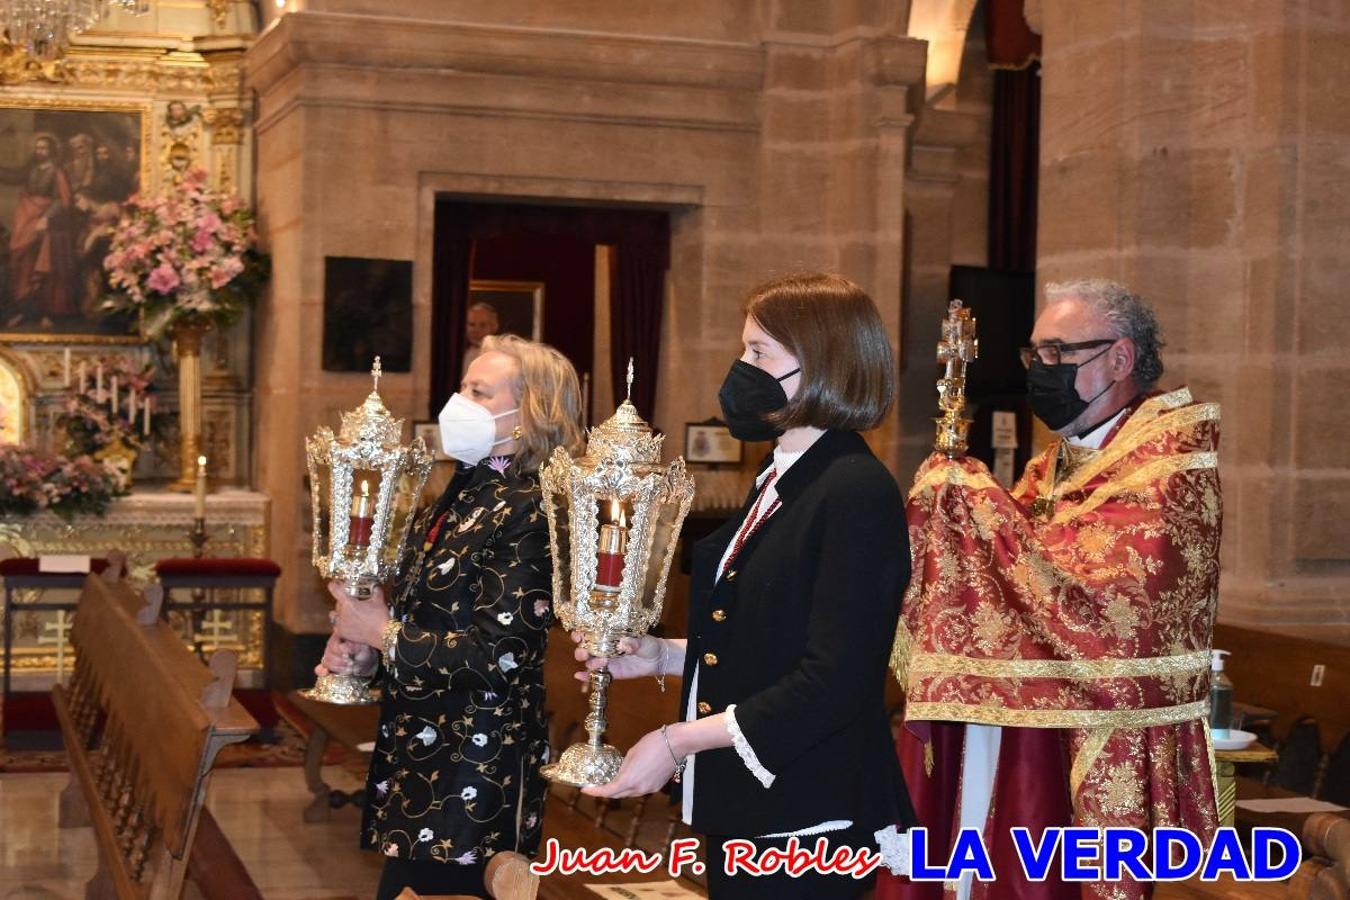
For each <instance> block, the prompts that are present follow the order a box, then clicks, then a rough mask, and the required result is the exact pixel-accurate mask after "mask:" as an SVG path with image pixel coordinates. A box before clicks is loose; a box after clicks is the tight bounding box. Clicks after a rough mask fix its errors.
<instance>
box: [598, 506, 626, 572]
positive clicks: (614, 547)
mask: <svg viewBox="0 0 1350 900" xmlns="http://www.w3.org/2000/svg"><path fill="white" fill-rule="evenodd" d="M609 519H610V521H609V522H608V523H607V524H605V525H601V526H600V540H599V546H598V547H597V548H596V557H595V563H596V565H595V587H596V589H597V590H601V591H605V592H607V593H614V592H616V591H618V590H619V587H620V585H622V584H623V555H624V553H625V552H626V551H627V550H628V519H627V518H626V517H625V516H624V510H623V505H622V504H621V503H619V501H618V500H617V499H612V500H610V501H609Z"/></svg>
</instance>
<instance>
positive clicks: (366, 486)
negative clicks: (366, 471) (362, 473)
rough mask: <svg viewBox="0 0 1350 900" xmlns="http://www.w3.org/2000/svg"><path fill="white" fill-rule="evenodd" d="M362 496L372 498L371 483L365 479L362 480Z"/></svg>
mask: <svg viewBox="0 0 1350 900" xmlns="http://www.w3.org/2000/svg"><path fill="white" fill-rule="evenodd" d="M361 496H362V497H369V496H370V482H369V481H366V480H365V479H364V478H362V479H361Z"/></svg>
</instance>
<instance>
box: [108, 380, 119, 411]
mask: <svg viewBox="0 0 1350 900" xmlns="http://www.w3.org/2000/svg"><path fill="white" fill-rule="evenodd" d="M110 387H111V390H109V391H108V405H109V406H110V407H111V409H112V411H113V414H114V415H116V414H117V401H118V397H117V376H116V375H114V376H112V380H111V381H110Z"/></svg>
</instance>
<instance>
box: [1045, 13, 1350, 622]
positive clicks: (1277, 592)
mask: <svg viewBox="0 0 1350 900" xmlns="http://www.w3.org/2000/svg"><path fill="white" fill-rule="evenodd" d="M1038 5H1039V6H1041V7H1042V9H1041V10H1040V20H1041V21H1040V24H1041V27H1042V29H1043V30H1042V35H1043V39H1044V50H1045V58H1044V80H1043V90H1044V93H1043V103H1044V106H1043V122H1042V132H1041V133H1042V145H1041V196H1040V210H1041V213H1040V230H1039V241H1040V252H1039V256H1040V269H1039V273H1038V275H1039V278H1040V280H1041V281H1053V280H1060V279H1064V278H1069V277H1078V276H1089V275H1101V276H1106V277H1111V278H1116V279H1119V280H1121V281H1124V282H1125V283H1127V284H1130V285H1132V286H1133V287H1135V288H1136V289H1137V290H1139V291H1140V292H1142V293H1143V294H1144V295H1145V296H1146V297H1147V298H1149V299H1150V300H1151V301H1152V302H1153V303H1154V304H1155V306H1156V307H1157V309H1158V313H1159V317H1160V319H1161V322H1162V325H1163V327H1164V329H1165V331H1166V337H1167V340H1168V346H1167V349H1166V350H1165V356H1164V359H1165V362H1166V364H1167V366H1168V373H1167V374H1166V375H1165V376H1164V386H1174V385H1179V384H1183V383H1185V384H1189V385H1190V386H1191V388H1192V390H1193V392H1194V393H1195V395H1196V397H1197V398H1199V399H1202V400H1216V401H1218V402H1220V403H1221V404H1222V405H1223V416H1224V425H1223V439H1222V445H1221V448H1220V460H1221V463H1220V471H1221V475H1222V478H1223V483H1224V499H1225V528H1224V541H1223V579H1222V584H1221V588H1220V604H1219V615H1220V618H1221V619H1223V620H1225V621H1228V622H1233V623H1236V624H1246V625H1252V626H1256V627H1260V628H1265V629H1274V630H1280V631H1289V632H1295V633H1303V634H1307V635H1315V636H1317V637H1319V638H1322V639H1336V640H1340V641H1345V642H1350V542H1347V541H1346V538H1345V529H1344V526H1343V523H1344V521H1345V519H1346V518H1347V513H1348V512H1350V441H1348V440H1347V436H1346V433H1345V430H1344V424H1343V423H1344V421H1345V416H1344V415H1343V413H1342V411H1341V406H1342V405H1343V402H1342V401H1343V396H1344V394H1345V392H1346V391H1345V389H1346V388H1347V387H1350V360H1347V357H1346V355H1345V352H1344V348H1345V346H1346V343H1347V339H1350V313H1348V312H1347V306H1346V304H1345V301H1344V298H1343V293H1344V285H1345V284H1346V282H1347V280H1348V276H1350V255H1347V253H1346V251H1345V235H1346V234H1347V229H1348V228H1350V188H1348V187H1347V185H1350V177H1348V176H1350V162H1347V161H1348V160H1350V117H1348V116H1347V115H1346V111H1345V106H1346V102H1347V99H1348V98H1350V95H1348V94H1347V89H1346V84H1347V74H1350V57H1348V56H1347V54H1346V53H1345V45H1346V41H1347V39H1350V16H1347V14H1346V9H1345V7H1344V5H1343V4H1334V3H1318V2H1307V0H1291V2H1285V3H1266V2H1236V3H1221V4H1218V3H1156V2H1148V0H1125V2H1120V3H1081V2H1075V0H1044V2H1043V3H1041V4H1038Z"/></svg>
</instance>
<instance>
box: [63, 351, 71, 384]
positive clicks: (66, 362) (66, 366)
mask: <svg viewBox="0 0 1350 900" xmlns="http://www.w3.org/2000/svg"><path fill="white" fill-rule="evenodd" d="M61 370H62V373H63V375H64V376H65V383H66V387H70V348H69V347H67V348H66V349H65V351H64V352H63V353H62V354H61Z"/></svg>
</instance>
